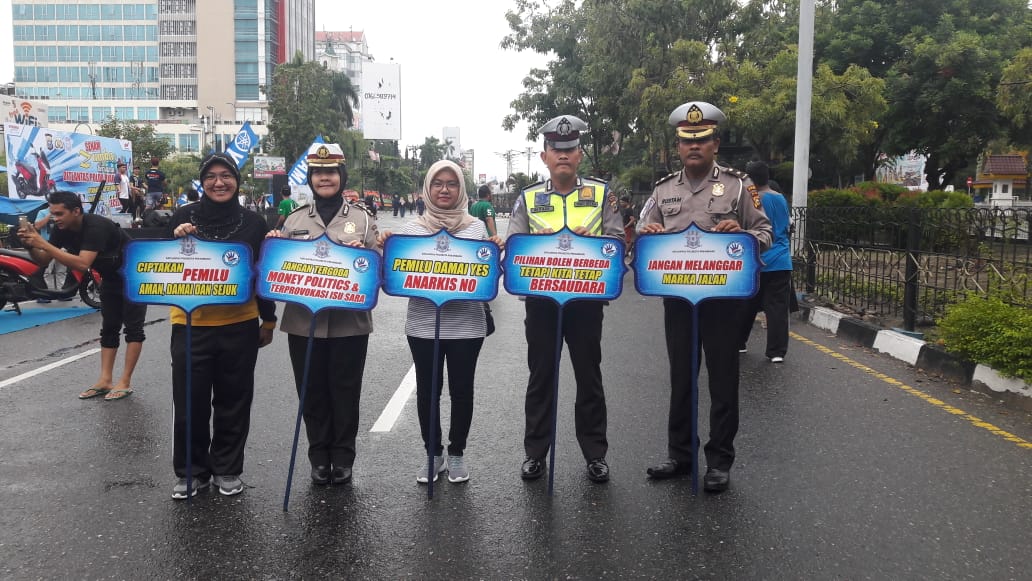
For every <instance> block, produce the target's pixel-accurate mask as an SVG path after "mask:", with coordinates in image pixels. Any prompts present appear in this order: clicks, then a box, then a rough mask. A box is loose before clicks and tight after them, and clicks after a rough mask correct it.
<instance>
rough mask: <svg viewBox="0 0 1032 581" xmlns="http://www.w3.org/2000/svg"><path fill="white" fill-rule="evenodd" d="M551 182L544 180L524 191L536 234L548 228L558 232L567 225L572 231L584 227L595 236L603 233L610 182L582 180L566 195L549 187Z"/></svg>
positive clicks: (530, 219)
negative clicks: (608, 184)
mask: <svg viewBox="0 0 1032 581" xmlns="http://www.w3.org/2000/svg"><path fill="white" fill-rule="evenodd" d="M548 183H549V182H540V183H537V184H534V185H532V186H530V187H529V188H527V189H526V190H524V191H523V203H524V204H526V206H527V217H528V218H529V222H530V231H531V232H532V233H533V232H538V231H540V230H545V229H548V228H551V229H552V230H553V231H555V232H558V231H559V230H561V229H562V228H563V226H568V227H569V228H570V230H573V229H574V228H576V227H577V226H584V227H585V228H587V229H588V233H589V234H591V235H592V236H601V235H602V211H603V209H604V208H605V201H606V182H603V181H601V180H596V179H592V178H584V179H581V180H580V183H578V184H577V188H576V189H574V190H573V191H572V192H570V193H569V194H567V195H565V196H564V195H562V194H559V193H557V192H555V191H551V192H550V191H548V190H547V189H545V186H546V185H547V184H548Z"/></svg>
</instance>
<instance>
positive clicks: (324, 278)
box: [257, 234, 380, 313]
mask: <svg viewBox="0 0 1032 581" xmlns="http://www.w3.org/2000/svg"><path fill="white" fill-rule="evenodd" d="M257 268H258V282H257V291H258V295H259V296H261V297H263V298H266V299H269V300H272V301H284V302H290V303H298V304H301V305H303V306H305V307H306V308H307V309H308V310H310V311H311V312H313V313H318V312H319V311H321V310H323V309H350V310H354V311H368V310H371V309H372V308H373V307H375V306H376V299H377V297H378V296H379V290H380V255H379V254H377V253H376V252H375V251H373V250H369V249H366V248H357V247H354V246H343V245H340V244H337V243H336V242H333V241H332V240H330V239H329V238H328V237H327V236H326V235H325V234H323V235H322V236H320V237H318V238H316V239H314V240H292V239H289V238H267V239H266V240H265V241H264V242H263V243H262V252H261V255H260V256H259V258H258V265H257Z"/></svg>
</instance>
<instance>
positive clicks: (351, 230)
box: [344, 222, 355, 234]
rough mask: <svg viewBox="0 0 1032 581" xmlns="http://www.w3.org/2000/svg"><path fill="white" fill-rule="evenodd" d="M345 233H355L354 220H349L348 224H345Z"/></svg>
mask: <svg viewBox="0 0 1032 581" xmlns="http://www.w3.org/2000/svg"><path fill="white" fill-rule="evenodd" d="M344 233H345V234H354V233H355V223H354V222H348V223H347V224H344Z"/></svg>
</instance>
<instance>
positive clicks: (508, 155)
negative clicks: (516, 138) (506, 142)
mask: <svg viewBox="0 0 1032 581" xmlns="http://www.w3.org/2000/svg"><path fill="white" fill-rule="evenodd" d="M520 153H522V152H520V151H516V150H515V149H509V150H506V151H496V152H495V155H497V156H499V157H501V158H502V159H504V160H505V182H504V183H505V185H506V187H508V185H509V176H511V175H512V160H513V158H515V157H516V156H517V155H519V154H520Z"/></svg>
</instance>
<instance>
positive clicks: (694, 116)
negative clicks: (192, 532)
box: [685, 105, 703, 125]
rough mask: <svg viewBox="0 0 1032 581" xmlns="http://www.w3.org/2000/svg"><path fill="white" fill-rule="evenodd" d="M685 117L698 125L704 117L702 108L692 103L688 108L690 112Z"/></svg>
mask: <svg viewBox="0 0 1032 581" xmlns="http://www.w3.org/2000/svg"><path fill="white" fill-rule="evenodd" d="M685 119H686V120H687V121H688V122H689V123H691V124H692V125H698V124H699V122H701V121H702V119H703V114H702V109H699V106H698V105H692V106H691V107H690V108H689V109H688V114H687V115H686V116H685Z"/></svg>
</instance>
